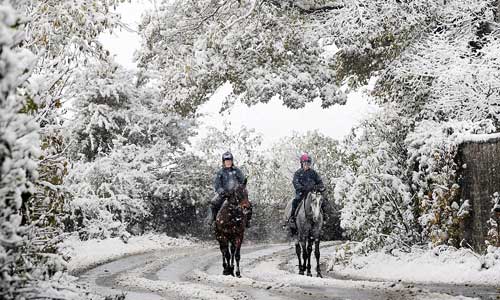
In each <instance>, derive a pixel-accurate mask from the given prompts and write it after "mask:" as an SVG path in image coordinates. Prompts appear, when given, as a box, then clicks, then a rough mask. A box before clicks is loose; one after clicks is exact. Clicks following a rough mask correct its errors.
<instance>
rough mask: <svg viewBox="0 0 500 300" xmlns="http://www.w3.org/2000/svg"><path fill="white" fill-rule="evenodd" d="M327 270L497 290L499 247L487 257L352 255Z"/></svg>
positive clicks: (441, 250)
mask: <svg viewBox="0 0 500 300" xmlns="http://www.w3.org/2000/svg"><path fill="white" fill-rule="evenodd" d="M339 251H342V250H339ZM329 269H330V270H331V271H333V272H334V273H336V274H338V275H341V276H346V277H352V278H360V279H375V280H392V281H397V280H401V281H403V282H415V283H446V284H471V285H491V286H498V287H500V248H494V247H490V248H489V249H488V253H487V254H486V255H478V254H476V253H474V252H472V251H470V250H468V249H456V248H453V247H436V248H434V249H432V250H423V249H413V250H412V252H410V253H404V252H400V251H393V252H392V254H387V253H381V252H375V253H372V254H369V255H363V256H361V255H354V256H353V257H351V259H350V263H348V264H343V263H338V262H335V260H334V259H333V260H332V261H331V262H330V266H329Z"/></svg>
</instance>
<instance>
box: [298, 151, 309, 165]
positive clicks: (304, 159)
mask: <svg viewBox="0 0 500 300" xmlns="http://www.w3.org/2000/svg"><path fill="white" fill-rule="evenodd" d="M300 162H301V163H304V162H308V163H310V162H311V157H310V156H309V154H307V153H304V154H302V156H300Z"/></svg>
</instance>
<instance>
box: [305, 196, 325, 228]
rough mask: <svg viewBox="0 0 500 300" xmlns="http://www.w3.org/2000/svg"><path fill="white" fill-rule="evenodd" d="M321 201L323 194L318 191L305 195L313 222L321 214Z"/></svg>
mask: <svg viewBox="0 0 500 300" xmlns="http://www.w3.org/2000/svg"><path fill="white" fill-rule="evenodd" d="M322 202H323V195H321V193H320V192H310V193H309V194H308V195H307V199H306V205H307V206H308V209H307V210H309V211H310V212H311V214H312V218H313V221H314V222H318V221H319V219H320V216H321V203H322Z"/></svg>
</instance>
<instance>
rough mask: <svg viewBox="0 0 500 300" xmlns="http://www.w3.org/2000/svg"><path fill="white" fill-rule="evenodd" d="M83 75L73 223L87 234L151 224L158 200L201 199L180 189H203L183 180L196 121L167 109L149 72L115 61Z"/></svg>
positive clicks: (71, 181) (72, 181) (74, 136)
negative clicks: (146, 74) (138, 72)
mask: <svg viewBox="0 0 500 300" xmlns="http://www.w3.org/2000/svg"><path fill="white" fill-rule="evenodd" d="M75 80H77V81H78V82H77V83H75V84H74V86H79V87H80V90H81V91H82V92H81V93H80V94H78V95H77V96H75V98H74V99H73V102H74V107H75V111H74V117H73V119H72V120H71V126H70V128H71V132H70V134H69V135H68V137H67V139H68V141H67V144H70V143H71V146H70V151H71V153H72V157H73V158H74V160H75V163H74V165H73V168H72V169H71V170H70V174H69V176H68V182H67V186H68V188H69V191H70V195H69V198H70V201H68V206H67V210H68V211H69V212H70V219H69V220H68V221H69V222H67V223H68V224H69V226H70V227H69V228H68V229H70V230H78V231H79V232H80V234H81V237H82V238H94V237H110V236H116V235H122V234H123V233H124V231H125V230H126V229H131V228H132V227H134V226H139V229H140V230H145V229H146V228H148V229H151V225H150V224H149V223H151V222H153V221H155V220H151V214H152V213H153V212H155V209H156V211H158V210H157V209H158V207H157V206H155V205H156V203H157V202H158V201H159V200H158V199H165V197H166V196H165V195H169V199H170V200H171V201H172V202H175V201H180V200H182V201H187V202H190V201H195V199H194V198H193V199H191V198H189V197H186V195H184V194H183V196H180V195H178V194H176V193H177V192H178V191H179V190H183V189H185V190H188V189H189V188H192V189H193V190H195V189H197V188H201V187H202V185H198V186H197V184H198V183H197V182H192V183H191V185H190V183H189V182H184V183H183V180H184V181H187V179H186V178H184V173H182V172H181V168H183V167H185V166H183V162H185V161H184V158H183V154H182V153H183V152H184V150H185V148H184V147H185V145H186V143H187V142H188V137H189V136H190V135H191V134H192V133H193V132H192V130H191V128H192V125H193V122H192V120H190V119H185V118H181V117H180V116H178V115H177V114H175V113H171V112H169V111H168V110H166V109H165V108H164V106H163V105H162V98H161V97H160V93H159V91H158V90H157V89H156V88H155V86H154V84H151V83H150V82H149V80H148V78H144V77H141V76H139V75H138V76H136V75H134V74H133V73H131V72H128V71H125V70H123V69H121V68H119V67H117V66H115V65H113V64H109V65H102V64H99V65H97V66H91V67H89V68H88V69H83V70H81V72H80V75H79V76H78V77H77V79H75ZM178 173H180V174H178ZM188 173H189V172H187V171H186V172H185V174H188ZM189 174H190V173H189ZM183 178H184V179H183ZM167 182H168V183H167ZM183 184H184V185H186V187H185V188H181V186H182V185H183ZM194 194H196V193H194V192H193V195H194ZM181 198H182V199H181ZM155 213H156V212H155ZM158 216H159V217H162V215H158ZM154 223H155V224H159V223H160V222H154Z"/></svg>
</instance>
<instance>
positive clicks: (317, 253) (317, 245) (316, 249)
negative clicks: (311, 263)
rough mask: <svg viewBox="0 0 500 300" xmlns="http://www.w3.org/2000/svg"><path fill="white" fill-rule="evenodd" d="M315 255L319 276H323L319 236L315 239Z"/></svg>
mask: <svg viewBox="0 0 500 300" xmlns="http://www.w3.org/2000/svg"><path fill="white" fill-rule="evenodd" d="M314 256H315V257H316V274H317V276H318V277H323V276H322V275H321V268H320V266H319V256H320V253H319V238H318V239H316V240H315V241H314Z"/></svg>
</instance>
